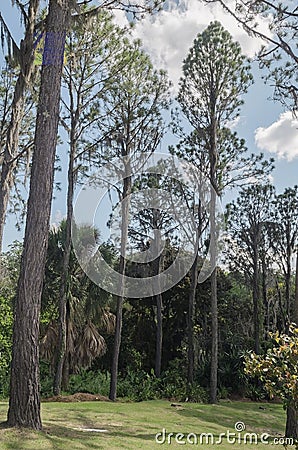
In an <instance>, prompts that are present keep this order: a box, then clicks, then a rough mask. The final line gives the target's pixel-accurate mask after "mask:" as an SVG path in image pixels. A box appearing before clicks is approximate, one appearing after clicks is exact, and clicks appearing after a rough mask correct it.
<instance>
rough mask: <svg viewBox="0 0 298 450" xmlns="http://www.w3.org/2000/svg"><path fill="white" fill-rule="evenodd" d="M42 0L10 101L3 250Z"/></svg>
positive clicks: (33, 7) (1, 199) (0, 195)
mask: <svg viewBox="0 0 298 450" xmlns="http://www.w3.org/2000/svg"><path fill="white" fill-rule="evenodd" d="M39 3H40V2H39V0H31V1H30V4H29V10H28V23H27V26H26V32H25V37H24V39H23V40H22V41H21V45H20V54H21V58H22V61H21V70H20V73H19V75H18V78H17V81H16V85H15V89H14V95H13V100H12V104H11V117H10V122H9V125H8V129H7V133H6V143H5V148H4V154H3V162H2V170H1V179H0V253H1V251H2V245H3V232H4V225H5V217H6V211H7V205H8V201H9V195H10V191H11V188H12V181H13V180H12V177H13V172H14V169H15V167H16V165H17V152H18V144H19V134H20V127H21V123H22V119H23V115H24V104H25V95H26V90H27V88H28V85H29V83H30V79H31V77H32V72H33V68H34V54H33V40H34V26H35V20H36V15H37V13H38V8H39Z"/></svg>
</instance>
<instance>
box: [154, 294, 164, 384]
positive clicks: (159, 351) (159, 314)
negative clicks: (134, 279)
mask: <svg viewBox="0 0 298 450" xmlns="http://www.w3.org/2000/svg"><path fill="white" fill-rule="evenodd" d="M155 297H156V318H157V321H156V351H155V370H154V373H155V376H156V377H157V378H159V377H160V374H161V361H162V339H163V330H162V328H163V326H162V295H161V294H157V295H156V296H155Z"/></svg>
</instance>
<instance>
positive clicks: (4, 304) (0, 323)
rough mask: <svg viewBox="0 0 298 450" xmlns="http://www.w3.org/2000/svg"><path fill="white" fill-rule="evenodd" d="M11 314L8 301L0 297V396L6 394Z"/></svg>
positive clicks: (10, 344) (9, 357)
mask: <svg viewBox="0 0 298 450" xmlns="http://www.w3.org/2000/svg"><path fill="white" fill-rule="evenodd" d="M12 324H13V314H12V307H11V305H10V302H9V301H8V300H7V299H6V298H4V297H2V296H1V297H0V397H2V398H4V397H7V396H8V392H9V368H10V361H11V349H12Z"/></svg>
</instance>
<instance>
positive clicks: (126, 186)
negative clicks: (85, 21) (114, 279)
mask: <svg viewBox="0 0 298 450" xmlns="http://www.w3.org/2000/svg"><path fill="white" fill-rule="evenodd" d="M128 164H130V163H128ZM126 173H128V174H130V167H127V168H126ZM130 192H131V176H130V175H129V176H127V177H126V178H124V180H123V191H122V204H121V209H122V223H121V255H120V262H119V273H120V275H122V276H123V277H124V276H125V267H126V259H125V253H126V245H127V237H128V215H129V200H130V199H129V194H130ZM119 290H120V295H119V296H118V297H117V308H116V326H115V338H114V353H113V361H112V370H111V383H110V393H109V398H110V400H113V401H115V400H116V397H117V380H118V363H119V354H120V346H121V335H122V312H123V301H124V279H123V278H122V281H121V286H119Z"/></svg>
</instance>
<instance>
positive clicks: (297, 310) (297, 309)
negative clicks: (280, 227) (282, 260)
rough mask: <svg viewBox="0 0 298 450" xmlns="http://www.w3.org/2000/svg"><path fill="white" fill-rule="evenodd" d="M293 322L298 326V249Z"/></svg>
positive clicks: (297, 254)
mask: <svg viewBox="0 0 298 450" xmlns="http://www.w3.org/2000/svg"><path fill="white" fill-rule="evenodd" d="M293 321H294V322H295V324H296V325H298V247H297V250H296V270H295V300H294V311H293Z"/></svg>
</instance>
